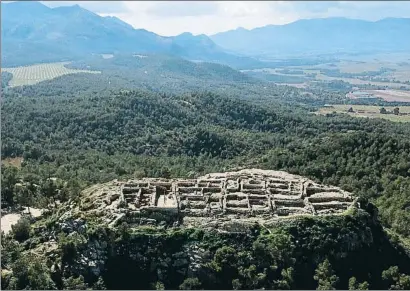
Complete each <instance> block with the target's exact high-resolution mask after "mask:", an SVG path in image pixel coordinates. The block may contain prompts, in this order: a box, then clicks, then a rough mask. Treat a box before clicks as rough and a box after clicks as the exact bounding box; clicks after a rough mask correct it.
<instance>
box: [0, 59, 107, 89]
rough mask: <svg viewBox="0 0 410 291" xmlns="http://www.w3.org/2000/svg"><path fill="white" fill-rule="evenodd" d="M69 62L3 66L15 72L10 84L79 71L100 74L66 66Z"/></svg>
mask: <svg viewBox="0 0 410 291" xmlns="http://www.w3.org/2000/svg"><path fill="white" fill-rule="evenodd" d="M67 64H69V63H67V62H62V63H49V64H39V65H32V66H25V67H16V68H2V70H3V71H5V72H9V73H11V74H13V78H12V79H11V81H10V83H9V86H10V87H17V86H23V85H34V84H37V83H39V82H42V81H46V80H51V79H54V78H57V77H60V76H64V75H69V74H78V73H90V74H99V73H101V72H99V71H89V70H76V69H68V68H66V67H65V65H67Z"/></svg>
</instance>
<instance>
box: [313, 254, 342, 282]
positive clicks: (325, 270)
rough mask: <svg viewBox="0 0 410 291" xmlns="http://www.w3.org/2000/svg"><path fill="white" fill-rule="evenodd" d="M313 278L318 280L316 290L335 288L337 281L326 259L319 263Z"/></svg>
mask: <svg viewBox="0 0 410 291" xmlns="http://www.w3.org/2000/svg"><path fill="white" fill-rule="evenodd" d="M313 278H314V279H315V280H316V281H317V282H318V286H317V288H316V289H317V290H335V289H336V284H337V282H338V281H339V278H338V277H337V276H336V275H335V274H334V271H333V269H332V265H331V264H330V262H329V260H328V259H325V260H324V261H323V262H322V263H320V264H319V266H318V267H317V269H316V270H315V275H314V277H313Z"/></svg>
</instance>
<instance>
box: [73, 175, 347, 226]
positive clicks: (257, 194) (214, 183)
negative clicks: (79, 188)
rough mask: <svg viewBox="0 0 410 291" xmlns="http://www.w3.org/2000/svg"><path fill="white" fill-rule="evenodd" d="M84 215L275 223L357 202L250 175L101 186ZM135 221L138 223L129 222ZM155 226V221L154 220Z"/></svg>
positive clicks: (301, 183) (284, 178) (291, 180)
mask: <svg viewBox="0 0 410 291" xmlns="http://www.w3.org/2000/svg"><path fill="white" fill-rule="evenodd" d="M82 196H83V198H84V199H83V202H82V205H81V206H80V209H79V210H80V211H83V212H84V211H91V212H94V214H95V215H97V216H101V217H104V219H105V222H106V223H108V224H111V225H115V224H116V223H117V222H118V221H120V220H121V218H124V217H127V218H128V219H127V220H126V221H127V222H138V221H139V223H141V221H142V220H144V217H145V219H146V218H147V217H152V216H153V215H154V216H155V214H157V215H160V217H179V218H180V220H181V219H182V221H184V222H188V221H193V220H195V219H201V218H202V219H205V220H207V221H212V220H218V219H219V220H220V219H222V220H224V219H225V220H226V219H239V220H241V219H252V218H253V219H258V220H259V221H260V220H266V219H275V218H281V217H291V216H297V215H327V214H337V213H343V212H344V211H346V210H347V209H348V208H349V207H350V206H351V205H353V204H354V197H353V196H352V195H351V194H350V193H348V192H346V191H343V190H341V189H340V188H337V187H331V186H324V185H320V184H317V183H315V182H313V181H311V180H309V179H307V178H304V177H301V176H296V175H291V174H288V173H286V172H280V171H269V170H258V169H245V170H241V171H237V172H226V173H213V174H207V175H205V176H203V177H199V178H197V179H161V178H159V179H156V178H144V179H138V180H137V179H135V180H128V181H123V182H121V181H116V180H115V181H113V182H110V183H107V184H103V185H96V186H93V187H91V188H89V189H87V190H85V191H84V192H83V193H82ZM130 218H134V220H133V219H130ZM151 220H152V219H151Z"/></svg>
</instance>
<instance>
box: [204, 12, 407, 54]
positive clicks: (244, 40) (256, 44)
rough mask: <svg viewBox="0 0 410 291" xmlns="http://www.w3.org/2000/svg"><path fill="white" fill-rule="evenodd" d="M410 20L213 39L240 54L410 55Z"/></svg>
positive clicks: (308, 23)
mask: <svg viewBox="0 0 410 291" xmlns="http://www.w3.org/2000/svg"><path fill="white" fill-rule="evenodd" d="M408 31H410V19H407V18H386V19H382V20H379V21H375V22H369V21H364V20H355V19H347V18H323V19H305V20H298V21H296V22H293V23H290V24H285V25H267V26H264V27H260V28H255V29H252V30H246V29H243V28H241V29H236V30H231V31H227V32H221V33H217V34H215V35H212V36H210V38H211V39H212V40H213V41H214V42H215V43H216V44H217V45H219V46H221V47H223V48H225V49H228V50H230V51H236V52H238V53H243V54H248V55H255V56H265V57H271V58H272V57H279V58H280V57H284V56H292V55H320V54H324V55H326V54H336V53H338V54H341V53H351V54H368V53H376V52H397V51H403V52H405V51H408V50H409V49H410V40H409V39H408V38H406V37H404V35H407V33H408Z"/></svg>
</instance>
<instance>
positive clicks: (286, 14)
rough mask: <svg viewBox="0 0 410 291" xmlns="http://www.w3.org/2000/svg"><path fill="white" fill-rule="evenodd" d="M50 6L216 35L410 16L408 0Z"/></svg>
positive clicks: (163, 31)
mask: <svg viewBox="0 0 410 291" xmlns="http://www.w3.org/2000/svg"><path fill="white" fill-rule="evenodd" d="M41 2H42V3H43V4H45V5H47V6H49V7H57V6H68V5H74V4H78V5H80V6H82V7H83V8H86V9H88V10H90V11H93V12H95V13H97V14H99V15H101V16H116V17H118V18H120V19H121V20H123V21H125V22H127V23H129V24H131V25H132V26H133V27H134V28H144V29H146V30H149V31H152V32H155V33H157V34H159V35H163V36H173V35H178V34H181V33H183V32H191V33H192V34H194V35H198V34H207V35H212V34H215V33H218V32H222V31H227V30H231V29H236V28H238V27H243V28H246V29H253V28H256V27H261V26H265V25H269V24H286V23H290V22H293V21H296V20H299V19H307V18H323V17H347V18H355V19H364V20H371V21H375V20H379V19H382V18H387V17H406V18H410V2H402V1H362V2H360V1H311V2H307V1H271V2H268V1H260V2H258V1H41Z"/></svg>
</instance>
